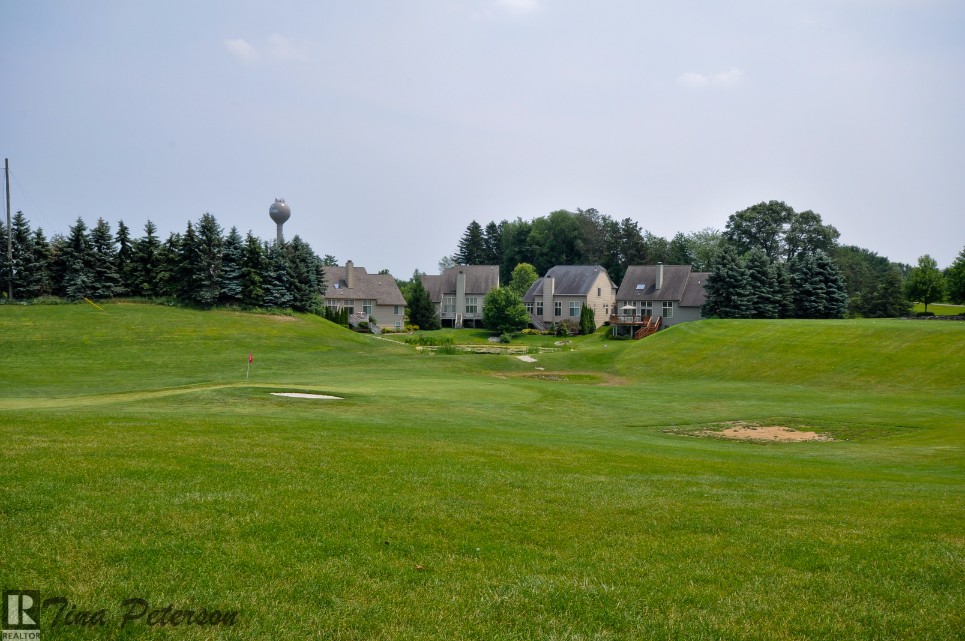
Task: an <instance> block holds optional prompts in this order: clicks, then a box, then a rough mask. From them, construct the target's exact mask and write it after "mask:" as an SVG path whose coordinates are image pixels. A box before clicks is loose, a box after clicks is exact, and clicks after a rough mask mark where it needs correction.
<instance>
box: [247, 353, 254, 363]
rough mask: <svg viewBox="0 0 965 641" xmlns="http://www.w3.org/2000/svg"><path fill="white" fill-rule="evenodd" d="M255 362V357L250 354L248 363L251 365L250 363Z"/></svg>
mask: <svg viewBox="0 0 965 641" xmlns="http://www.w3.org/2000/svg"><path fill="white" fill-rule="evenodd" d="M253 360H255V357H254V356H253V355H252V353H251V352H248V362H249V363H250V362H252V361H253Z"/></svg>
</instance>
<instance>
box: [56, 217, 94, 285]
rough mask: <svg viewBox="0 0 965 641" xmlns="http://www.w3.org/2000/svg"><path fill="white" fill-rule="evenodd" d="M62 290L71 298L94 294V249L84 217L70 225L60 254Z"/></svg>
mask: <svg viewBox="0 0 965 641" xmlns="http://www.w3.org/2000/svg"><path fill="white" fill-rule="evenodd" d="M59 261H60V269H59V271H60V273H62V274H63V281H62V282H61V283H60V291H61V292H62V293H63V295H64V297H65V298H67V299H70V300H80V299H81V298H86V297H89V296H93V280H94V279H93V273H94V263H95V258H94V250H93V247H92V246H91V239H90V234H89V233H88V229H87V224H86V223H85V222H84V219H83V218H78V219H77V221H76V222H75V223H74V224H73V225H72V226H71V227H70V230H69V231H68V234H67V238H66V239H65V241H64V245H63V247H62V251H61V252H60V254H59Z"/></svg>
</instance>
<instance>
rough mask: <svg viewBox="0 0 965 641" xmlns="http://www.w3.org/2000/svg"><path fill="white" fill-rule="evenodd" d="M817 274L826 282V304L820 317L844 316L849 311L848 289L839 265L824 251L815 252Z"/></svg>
mask: <svg viewBox="0 0 965 641" xmlns="http://www.w3.org/2000/svg"><path fill="white" fill-rule="evenodd" d="M814 268H815V276H816V277H817V278H820V279H821V281H822V282H823V283H824V292H825V304H824V309H822V310H821V316H819V318H844V317H845V316H846V315H847V313H848V291H847V288H846V287H845V284H844V278H842V277H841V272H840V270H838V266H837V265H835V264H834V261H833V260H831V257H830V256H828V255H827V254H826V253H824V251H822V250H818V251H817V252H815V254H814Z"/></svg>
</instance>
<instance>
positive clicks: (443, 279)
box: [422, 265, 499, 327]
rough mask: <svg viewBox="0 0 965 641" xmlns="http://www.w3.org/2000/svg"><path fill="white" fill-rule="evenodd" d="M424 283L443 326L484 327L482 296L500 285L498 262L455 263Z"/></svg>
mask: <svg viewBox="0 0 965 641" xmlns="http://www.w3.org/2000/svg"><path fill="white" fill-rule="evenodd" d="M422 284H423V285H424V286H425V288H426V291H427V292H429V299H430V300H431V301H432V303H433V305H435V306H436V313H438V314H439V320H440V321H441V322H442V326H443V327H482V324H483V298H485V297H486V294H488V293H489V292H491V291H492V290H494V289H496V288H497V287H499V266H498V265H456V266H455V267H450V268H449V269H447V270H445V271H444V272H442V273H441V274H439V275H438V276H435V275H430V274H426V275H424V276H423V277H422Z"/></svg>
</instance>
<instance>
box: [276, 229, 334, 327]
mask: <svg viewBox="0 0 965 641" xmlns="http://www.w3.org/2000/svg"><path fill="white" fill-rule="evenodd" d="M285 250H286V254H287V257H288V265H289V273H290V274H291V294H292V303H291V306H292V309H294V310H295V311H299V312H311V313H316V312H318V311H319V310H320V309H321V308H322V293H323V292H324V282H325V275H324V271H323V266H322V261H321V259H320V258H319V257H318V256H316V255H315V252H313V251H312V248H311V247H309V245H308V243H306V242H305V241H303V240H302V239H301V238H300V237H298V236H295V237H294V238H292V239H291V241H290V242H288V243H287V244H286V246H285Z"/></svg>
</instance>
